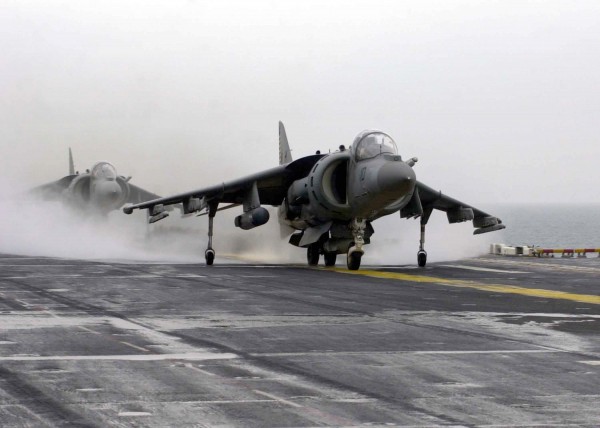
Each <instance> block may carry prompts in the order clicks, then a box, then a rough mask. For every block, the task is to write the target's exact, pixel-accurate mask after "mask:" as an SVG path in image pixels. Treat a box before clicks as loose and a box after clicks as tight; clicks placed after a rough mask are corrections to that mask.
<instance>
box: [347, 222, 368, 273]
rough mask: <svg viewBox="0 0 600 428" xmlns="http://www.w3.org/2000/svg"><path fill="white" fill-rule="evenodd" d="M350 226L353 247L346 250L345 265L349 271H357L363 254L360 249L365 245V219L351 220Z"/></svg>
mask: <svg viewBox="0 0 600 428" xmlns="http://www.w3.org/2000/svg"><path fill="white" fill-rule="evenodd" d="M351 226H352V237H353V238H354V245H353V246H352V247H350V248H349V249H348V258H347V260H346V263H347V265H348V269H349V270H358V268H360V260H361V258H362V255H363V254H364V250H363V249H362V247H363V245H365V229H366V228H367V221H366V220H365V219H361V218H355V219H354V220H352V225H351Z"/></svg>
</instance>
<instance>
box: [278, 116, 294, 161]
mask: <svg viewBox="0 0 600 428" xmlns="http://www.w3.org/2000/svg"><path fill="white" fill-rule="evenodd" d="M291 161H292V151H291V150H290V145H289V144H288V139H287V135H285V127H284V126H283V123H281V122H279V165H284V164H286V163H290V162H291Z"/></svg>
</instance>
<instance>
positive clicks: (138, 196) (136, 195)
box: [126, 183, 160, 204]
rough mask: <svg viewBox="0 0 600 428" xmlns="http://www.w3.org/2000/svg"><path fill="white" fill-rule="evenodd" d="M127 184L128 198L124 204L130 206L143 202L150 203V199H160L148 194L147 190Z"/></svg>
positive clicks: (155, 195)
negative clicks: (126, 203)
mask: <svg viewBox="0 0 600 428" xmlns="http://www.w3.org/2000/svg"><path fill="white" fill-rule="evenodd" d="M127 184H128V186H129V197H128V198H127V201H126V202H128V203H130V204H137V203H140V202H145V201H150V200H152V199H159V198H160V196H159V195H157V194H154V193H152V192H149V191H147V190H144V189H142V188H141V187H138V186H136V185H133V184H131V183H127Z"/></svg>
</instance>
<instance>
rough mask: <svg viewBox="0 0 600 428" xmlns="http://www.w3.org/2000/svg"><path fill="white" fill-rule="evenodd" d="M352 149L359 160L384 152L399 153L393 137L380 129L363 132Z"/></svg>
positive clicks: (357, 137)
mask: <svg viewBox="0 0 600 428" xmlns="http://www.w3.org/2000/svg"><path fill="white" fill-rule="evenodd" d="M352 149H353V151H354V158H355V159H356V160H357V161H361V160H365V159H371V158H374V157H375V156H379V155H380V154H382V153H388V154H392V155H397V154H398V147H397V146H396V143H395V142H394V140H393V139H392V137H390V136H389V135H387V134H384V133H383V132H380V131H363V132H361V133H360V134H358V135H357V136H356V138H355V139H354V142H353V143H352Z"/></svg>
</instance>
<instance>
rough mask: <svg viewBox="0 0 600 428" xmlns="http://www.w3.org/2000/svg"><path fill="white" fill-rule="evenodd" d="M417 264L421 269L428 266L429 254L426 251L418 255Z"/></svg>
mask: <svg viewBox="0 0 600 428" xmlns="http://www.w3.org/2000/svg"><path fill="white" fill-rule="evenodd" d="M417 263H418V264H419V267H425V265H426V264H427V253H426V252H425V251H419V252H418V253H417Z"/></svg>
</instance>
